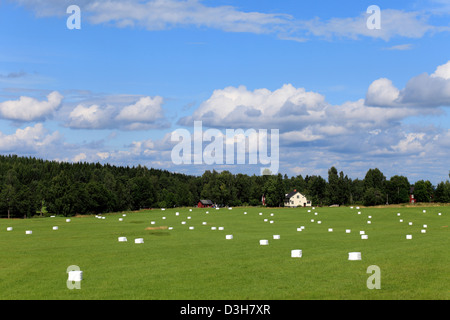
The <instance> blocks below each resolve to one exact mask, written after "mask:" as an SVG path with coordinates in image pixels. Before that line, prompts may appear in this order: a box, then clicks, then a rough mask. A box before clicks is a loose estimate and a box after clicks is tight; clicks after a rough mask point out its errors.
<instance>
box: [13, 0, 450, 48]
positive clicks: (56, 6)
mask: <svg viewBox="0 0 450 320" xmlns="http://www.w3.org/2000/svg"><path fill="white" fill-rule="evenodd" d="M16 1H17V2H18V3H20V4H22V5H24V6H25V7H27V8H29V9H31V10H33V11H34V12H35V13H36V14H37V15H38V16H41V17H47V16H55V15H56V16H63V15H64V13H65V10H66V8H67V6H69V5H70V4H73V1H69V0H61V1H60V0H48V1H42V0H16ZM202 2H204V1H200V0H185V1H177V0H149V1H138V0H126V1H114V0H80V1H77V5H78V6H80V8H81V10H82V12H83V16H84V17H85V19H86V21H89V22H90V23H92V24H108V25H115V26H116V27H119V28H125V27H142V28H146V29H148V30H166V29H171V28H180V27H181V28H184V27H197V28H213V29H218V30H223V31H226V32H249V33H255V34H276V35H277V36H278V38H280V39H283V40H292V41H298V42H304V41H307V40H308V39H311V38H312V37H319V38H328V39H332V38H335V37H338V38H350V39H359V38H361V37H371V38H379V39H383V40H386V41H388V40H390V39H392V38H394V37H406V38H420V37H423V36H424V35H425V34H427V33H433V32H444V31H445V32H448V31H449V30H450V28H449V27H448V26H433V25H430V24H429V23H428V21H427V20H428V17H429V16H428V15H427V13H426V12H423V11H420V12H419V11H417V12H414V11H413V12H405V11H402V10H394V9H389V8H387V9H384V8H382V9H381V29H380V30H369V29H368V28H367V25H366V22H367V18H368V17H369V14H368V13H366V11H365V10H361V14H360V15H358V16H356V17H346V18H331V19H329V20H328V21H322V20H320V19H319V18H314V19H310V20H298V19H295V17H294V16H293V15H292V14H287V13H264V12H257V11H249V12H244V11H242V10H239V9H238V8H236V7H233V6H229V5H222V6H211V5H206V4H203V3H202ZM432 14H437V13H436V12H432Z"/></svg>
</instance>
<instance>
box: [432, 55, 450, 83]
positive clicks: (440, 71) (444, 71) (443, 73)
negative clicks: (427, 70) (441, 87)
mask: <svg viewBox="0 0 450 320" xmlns="http://www.w3.org/2000/svg"><path fill="white" fill-rule="evenodd" d="M430 77H431V78H442V79H445V80H450V60H449V61H448V62H447V63H446V64H443V65H440V66H438V67H437V68H436V71H435V72H434V73H433V74H431V76H430Z"/></svg>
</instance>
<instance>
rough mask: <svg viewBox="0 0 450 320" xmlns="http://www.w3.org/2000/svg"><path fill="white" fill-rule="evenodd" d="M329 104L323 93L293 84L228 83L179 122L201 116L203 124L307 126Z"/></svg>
mask: <svg viewBox="0 0 450 320" xmlns="http://www.w3.org/2000/svg"><path fill="white" fill-rule="evenodd" d="M326 105H327V103H326V102H325V97H324V96H323V95H321V94H319V93H315V92H310V91H306V90H305V89H304V88H295V87H294V86H292V85H291V84H285V85H283V86H282V87H281V88H280V89H277V90H275V91H270V90H268V89H265V88H262V89H255V90H253V91H250V90H248V89H247V88H246V87H245V86H239V87H227V88H224V89H218V90H215V91H214V92H213V94H212V95H211V97H210V98H209V99H208V100H206V101H204V102H203V103H202V104H201V105H200V107H199V108H198V109H197V110H195V112H194V113H193V115H192V116H188V117H183V118H181V119H180V121H179V124H182V125H191V124H192V123H193V121H194V120H202V121H204V125H206V126H215V127H227V126H228V127H242V128H249V127H252V128H255V126H256V128H258V126H260V127H261V128H279V127H280V126H283V127H288V126H291V127H299V126H305V120H306V119H308V120H309V121H313V120H314V119H316V120H317V119H318V118H320V117H321V116H323V115H324V107H325V106H326Z"/></svg>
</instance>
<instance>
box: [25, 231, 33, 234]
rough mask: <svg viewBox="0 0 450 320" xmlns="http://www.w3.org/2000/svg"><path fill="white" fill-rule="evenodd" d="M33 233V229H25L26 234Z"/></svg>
mask: <svg viewBox="0 0 450 320" xmlns="http://www.w3.org/2000/svg"><path fill="white" fill-rule="evenodd" d="M32 233H33V231H31V230H26V231H25V234H32Z"/></svg>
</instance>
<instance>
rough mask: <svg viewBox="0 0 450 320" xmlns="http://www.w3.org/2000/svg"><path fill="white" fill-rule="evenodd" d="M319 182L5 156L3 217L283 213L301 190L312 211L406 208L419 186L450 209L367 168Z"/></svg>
mask: <svg viewBox="0 0 450 320" xmlns="http://www.w3.org/2000/svg"><path fill="white" fill-rule="evenodd" d="M327 178H328V179H327V180H325V179H324V178H322V177H320V176H315V175H313V176H308V175H307V176H305V177H303V176H301V175H299V176H296V177H290V178H289V177H288V176H287V175H284V176H283V175H281V174H278V175H265V176H256V175H253V176H249V175H246V174H232V173H230V172H229V171H222V172H220V173H219V172H216V171H215V170H213V171H209V170H207V171H205V172H204V174H203V175H202V176H192V175H185V174H179V173H172V172H169V171H166V170H158V169H151V168H150V169H149V168H146V167H143V166H137V167H128V166H127V167H121V166H112V165H108V164H105V165H102V164H99V163H67V162H57V161H47V160H41V159H35V158H30V157H18V156H15V155H9V156H0V217H20V218H22V217H31V216H34V215H50V214H60V215H64V216H72V215H75V214H97V213H104V212H117V211H125V210H138V209H142V208H171V207H181V206H195V205H196V204H197V202H198V201H199V199H210V200H212V201H213V202H215V203H217V204H219V205H228V206H240V205H250V206H258V205H261V200H262V196H263V195H264V196H265V201H266V204H267V205H268V206H274V207H275V206H282V205H283V203H284V198H285V194H287V193H289V192H290V191H292V190H294V189H296V190H297V191H300V192H302V193H304V194H305V195H306V196H307V197H308V199H310V200H311V201H312V203H313V205H315V206H324V205H333V204H338V205H347V204H350V205H352V204H363V205H379V204H385V203H390V204H391V203H406V202H408V201H409V192H410V188H411V187H414V196H415V199H416V201H417V202H446V203H447V202H450V183H449V181H448V180H447V181H446V182H441V183H439V184H438V185H437V186H433V185H432V184H431V183H430V182H429V181H423V180H421V181H418V182H416V183H415V184H414V185H411V184H410V183H409V182H408V179H407V178H406V177H403V176H393V177H391V178H390V179H389V180H387V179H386V177H385V176H384V175H383V173H382V172H380V170H378V169H370V170H369V171H368V172H367V174H366V176H365V178H364V179H363V180H359V179H354V180H352V179H350V178H348V177H347V176H346V175H344V173H343V172H342V171H341V172H339V173H338V171H337V169H336V168H334V167H332V168H330V169H329V170H328V177H327Z"/></svg>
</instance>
